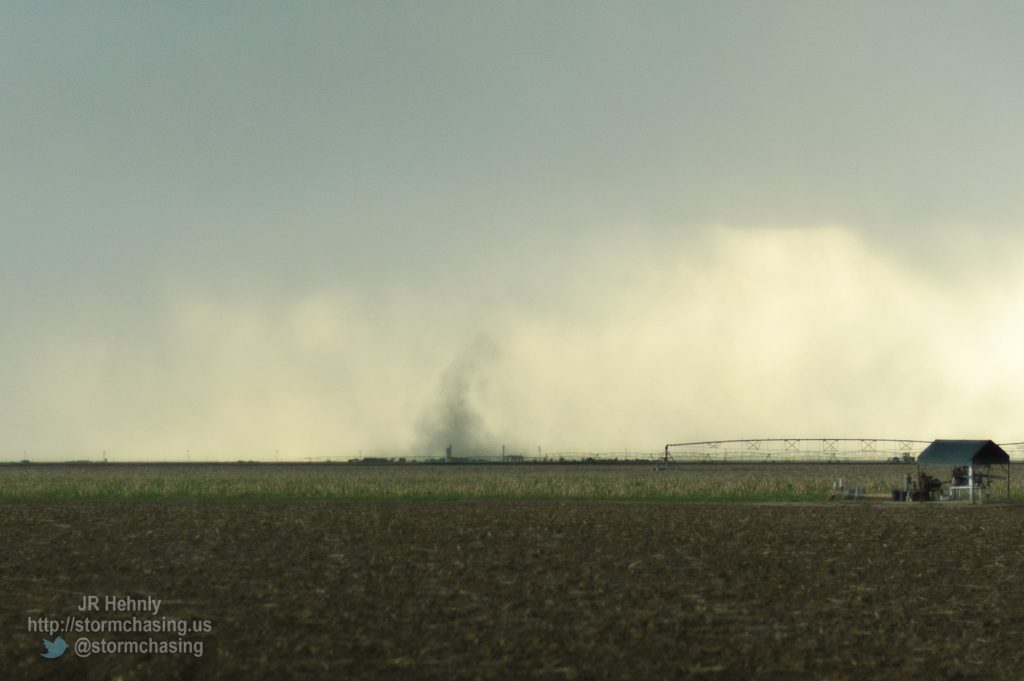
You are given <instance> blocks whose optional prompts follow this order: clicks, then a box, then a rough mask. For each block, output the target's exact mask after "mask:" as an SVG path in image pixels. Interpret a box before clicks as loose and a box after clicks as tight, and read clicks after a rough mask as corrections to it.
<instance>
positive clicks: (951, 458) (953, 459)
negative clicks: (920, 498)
mask: <svg viewBox="0 0 1024 681" xmlns="http://www.w3.org/2000/svg"><path fill="white" fill-rule="evenodd" d="M917 462H918V463H928V464H945V465H951V466H970V465H978V464H981V465H985V464H993V463H999V464H1008V463H1010V455H1009V454H1007V453H1006V452H1005V451H1004V450H1003V448H1002V447H1000V446H999V445H997V444H996V443H995V442H992V440H936V441H935V442H933V443H931V444H930V445H928V446H927V447H925V449H924V451H923V452H921V453H920V454H918V455H917Z"/></svg>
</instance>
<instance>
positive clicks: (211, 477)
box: [0, 463, 1024, 501]
mask: <svg viewBox="0 0 1024 681" xmlns="http://www.w3.org/2000/svg"><path fill="white" fill-rule="evenodd" d="M915 472H916V468H915V466H914V465H906V464H886V463H879V464H827V463H817V464H814V463H807V464H797V463H785V464H772V465H765V464H685V465H672V466H669V467H668V469H667V470H662V471H655V470H653V469H652V466H651V465H644V464H631V465H581V464H576V465H550V464H547V465H532V464H525V465H523V464H520V465H508V466H501V465H482V466H481V465H451V466H444V465H416V464H407V465H391V466H381V465H372V466H368V465H363V466H360V465H348V464H330V465H327V464H294V465H273V464H258V465H244V464H193V465H186V464H140V465H131V464H109V465H104V464H88V465H62V464H32V465H6V466H0V499H50V500H56V499H106V500H128V499H207V498H212V499H268V500H269V499H273V500H300V499H306V500H314V499H323V500H326V499H366V500H371V499H404V500H456V499H567V498H572V499H607V500H615V499H633V500H673V501H680V500H682V501H686V500H690V501H740V500H746V501H772V500H776V501H799V500H804V501H812V500H821V499H824V498H825V497H826V496H827V495H828V493H829V492H830V490H831V489H832V487H833V485H834V484H835V483H836V482H838V481H840V480H842V481H843V484H844V485H845V486H847V487H857V488H858V489H860V490H862V491H863V492H864V493H865V494H868V495H875V496H885V495H888V494H889V492H890V490H892V489H893V488H894V487H902V484H903V482H902V481H903V476H904V475H905V474H907V473H911V474H913V473H915ZM934 474H936V475H939V474H942V475H947V476H948V474H949V471H948V470H945V469H943V470H941V471H935V473H934ZM1011 483H1012V484H1011V496H1012V497H1013V498H1021V499H1024V466H1020V465H1015V466H1014V471H1013V473H1012V475H1011ZM993 498H1002V499H1005V498H1006V494H1005V487H1004V486H1003V485H1002V484H1001V481H999V482H998V483H997V484H996V486H994V489H993Z"/></svg>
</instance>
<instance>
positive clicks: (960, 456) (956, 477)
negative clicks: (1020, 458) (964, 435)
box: [917, 440, 1010, 501]
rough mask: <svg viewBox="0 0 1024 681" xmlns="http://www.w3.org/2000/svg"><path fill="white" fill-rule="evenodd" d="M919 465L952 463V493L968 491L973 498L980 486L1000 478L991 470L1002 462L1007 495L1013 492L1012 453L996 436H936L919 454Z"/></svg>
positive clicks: (953, 495)
mask: <svg viewBox="0 0 1024 681" xmlns="http://www.w3.org/2000/svg"><path fill="white" fill-rule="evenodd" d="M917 465H918V468H920V467H922V466H951V467H952V470H953V474H952V476H951V479H950V483H949V495H950V496H951V497H957V496H959V495H960V494H962V493H966V494H967V496H968V497H969V498H970V499H971V500H972V501H973V500H974V495H975V490H976V489H977V488H978V487H984V486H987V484H988V483H989V482H990V481H991V480H992V479H997V478H998V476H993V475H991V474H989V472H988V471H989V469H990V468H991V467H992V466H1001V467H1003V468H1004V470H1005V472H1006V476H1005V477H1006V493H1007V496H1009V493H1010V455H1009V454H1007V453H1006V451H1004V450H1003V448H1002V447H1000V446H999V445H997V444H996V443H995V442H993V441H992V440H935V441H934V442H932V443H931V444H930V445H928V446H927V447H925V449H924V451H923V452H921V453H920V454H919V455H918V456H917Z"/></svg>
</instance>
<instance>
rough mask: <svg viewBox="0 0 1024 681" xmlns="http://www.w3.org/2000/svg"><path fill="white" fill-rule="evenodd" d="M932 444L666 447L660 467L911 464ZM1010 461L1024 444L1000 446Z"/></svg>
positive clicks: (863, 441)
mask: <svg viewBox="0 0 1024 681" xmlns="http://www.w3.org/2000/svg"><path fill="white" fill-rule="evenodd" d="M929 444H931V440H898V439H891V438H864V437H857V438H853V437H816V438H799V437H798V438H781V437H780V438H755V439H747V440H708V441H704V442H676V443H670V444H667V445H665V452H664V455H663V459H662V463H664V464H666V465H667V464H668V463H670V462H672V463H683V462H686V463H727V462H733V463H739V462H761V463H775V462H779V463H781V462H807V461H811V462H827V463H847V462H851V463H852V462H875V463H878V462H891V463H913V462H914V461H915V460H916V459H917V455H918V454H919V453H920V452H921V450H923V449H924V448H925V447H927V446H928V445H929ZM1000 447H1002V448H1003V449H1004V450H1006V452H1007V453H1008V454H1009V455H1010V457H1011V458H1015V459H1017V460H1021V459H1024V442H1009V443H1006V444H1002V445H1000Z"/></svg>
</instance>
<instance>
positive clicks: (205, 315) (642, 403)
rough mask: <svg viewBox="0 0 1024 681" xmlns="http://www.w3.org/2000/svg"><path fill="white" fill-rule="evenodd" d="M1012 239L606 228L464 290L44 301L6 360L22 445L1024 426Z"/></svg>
mask: <svg viewBox="0 0 1024 681" xmlns="http://www.w3.org/2000/svg"><path fill="white" fill-rule="evenodd" d="M1006 239H1007V240H1006V241H1005V242H1003V243H991V242H981V241H978V240H972V237H971V236H970V234H969V232H964V235H963V237H962V245H961V247H958V249H956V250H955V251H951V250H946V251H943V253H944V255H943V256H942V257H938V256H936V257H931V256H929V257H919V256H916V255H915V254H914V253H913V252H912V251H907V250H903V251H893V250H884V249H881V248H876V247H875V246H874V245H873V244H872V243H871V242H870V241H868V240H866V239H865V238H864V237H863V236H862V235H861V234H860V233H858V232H855V231H853V230H850V229H845V228H841V227H826V228H814V229H775V228H764V229H735V228H724V227H723V228H715V229H708V230H705V231H703V232H701V233H700V235H699V236H697V237H694V236H692V235H691V236H688V237H687V238H685V239H679V240H672V239H669V238H665V239H662V240H661V241H659V242H657V243H645V244H636V243H633V244H630V243H629V240H628V239H627V238H625V237H623V238H621V239H614V238H610V239H608V240H607V242H605V243H603V244H602V243H592V244H589V245H587V246H586V247H581V249H580V251H579V252H578V253H575V254H574V255H573V257H572V259H571V260H567V261H566V262H567V263H568V264H567V265H566V266H565V267H564V268H563V269H562V270H560V271H558V272H557V273H555V274H553V275H551V283H550V285H548V286H545V287H543V289H542V290H540V291H538V290H536V289H531V290H530V292H529V293H524V292H522V291H520V292H519V293H509V294H508V295H507V296H501V295H499V294H498V293H494V291H491V292H489V294H488V295H487V296H480V297H478V298H474V297H472V296H466V297H465V298H461V299H455V298H452V297H451V296H450V295H440V294H437V292H436V291H435V292H430V291H417V290H408V289H407V290H402V289H395V290H394V291H392V292H390V293H389V294H388V295H387V296H385V297H384V298H380V297H377V298H373V299H371V298H369V297H368V296H366V295H363V293H362V292H361V291H360V290H359V288H358V287H354V286H352V285H345V283H344V282H339V283H338V284H337V285H336V286H334V287H333V288H332V287H325V288H324V289H323V290H316V291H302V292H289V293H287V294H281V295H277V296H252V295H246V294H241V293H238V292H237V291H235V292H233V293H230V292H217V291H215V290H206V289H202V288H199V287H187V286H178V285H174V284H173V283H172V284H171V285H169V286H168V287H167V291H166V295H165V296H164V297H163V298H162V299H161V300H159V301H154V302H153V304H152V305H151V306H150V307H149V308H148V309H147V310H146V312H145V313H140V312H138V311H135V312H132V311H124V312H123V315H122V316H121V317H118V316H117V315H114V316H113V318H112V321H111V323H107V324H104V325H102V326H101V325H98V324H95V323H94V322H93V321H91V320H90V318H89V315H88V314H83V315H80V316H78V317H74V318H67V319H60V320H55V319H47V320H45V321H46V327H45V332H42V331H40V332H39V333H37V338H38V339H39V341H38V343H35V344H34V345H32V346H31V347H28V346H25V345H24V344H23V345H22V346H19V348H18V357H19V359H20V360H21V361H20V362H19V363H18V366H17V369H16V370H13V371H10V372H9V375H8V376H7V377H6V380H7V382H8V387H9V389H8V391H7V394H6V396H5V397H4V398H3V402H2V406H3V407H4V409H3V416H0V426H2V430H0V432H2V433H3V437H4V441H3V442H2V443H0V446H2V447H3V448H4V451H3V453H2V454H3V455H4V456H6V457H7V458H21V455H22V452H27V453H28V454H29V456H30V458H32V455H36V456H37V457H38V458H46V457H59V458H64V457H73V458H80V457H82V458H85V457H94V458H95V457H98V456H99V453H100V452H101V451H104V450H106V451H108V452H109V454H110V457H111V459H112V460H116V459H117V458H118V457H120V458H123V459H146V458H154V459H165V458H171V459H184V458H185V456H186V452H189V453H190V456H192V457H193V459H200V460H201V459H202V458H204V457H206V458H210V459H228V460H231V459H235V458H245V459H261V460H272V459H273V458H274V457H275V456H279V457H281V458H288V459H301V458H304V457H311V458H312V457H317V458H319V457H337V458H346V457H355V456H360V455H362V456H403V455H424V456H442V455H443V453H444V448H445V447H446V446H447V445H449V444H450V445H452V446H453V447H454V449H455V453H456V454H457V455H458V454H462V453H464V454H466V455H487V454H490V455H493V456H497V455H498V454H499V453H500V448H501V445H503V444H505V445H507V446H508V447H509V448H510V450H519V451H530V452H533V451H536V448H537V447H543V448H544V450H545V451H559V450H571V451H595V452H604V451H615V450H622V449H630V450H645V451H655V450H657V449H658V448H660V447H661V446H662V445H663V444H664V443H665V442H668V441H683V440H689V439H712V438H735V437H771V436H782V437H826V436H827V437H907V438H921V439H929V438H933V437H986V438H988V437H991V438H993V439H996V440H997V441H1010V440H1019V439H1024V431H1022V429H1021V426H1020V425H1019V415H1020V407H1021V403H1020V400H1019V385H1020V384H1021V383H1022V381H1024V357H1022V356H1021V354H1020V353H1019V351H1018V346H1019V342H1018V340H1019V338H1020V334H1021V331H1022V329H1024V273H1022V272H1021V271H1020V270H1019V269H1017V268H1016V267H1015V263H1014V255H1013V254H1014V253H1019V252H1020V244H1019V243H1017V242H1015V241H1013V240H1012V239H1010V238H1009V237H1007V238H1006ZM940 250H941V249H940ZM921 252H922V253H923V252H925V251H923V250H922V251H921ZM439 320H441V322H439ZM5 347H6V348H7V349H8V350H10V348H11V347H13V346H11V345H9V344H8V345H7V346H5Z"/></svg>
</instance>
